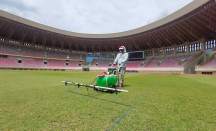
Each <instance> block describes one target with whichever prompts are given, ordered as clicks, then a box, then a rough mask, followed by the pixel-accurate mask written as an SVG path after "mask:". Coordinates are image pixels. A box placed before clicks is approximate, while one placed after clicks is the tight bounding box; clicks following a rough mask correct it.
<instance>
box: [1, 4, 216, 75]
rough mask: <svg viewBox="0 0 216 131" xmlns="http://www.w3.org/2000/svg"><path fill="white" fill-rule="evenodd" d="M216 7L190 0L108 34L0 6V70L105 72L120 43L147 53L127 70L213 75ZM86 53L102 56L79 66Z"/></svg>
mask: <svg viewBox="0 0 216 131" xmlns="http://www.w3.org/2000/svg"><path fill="white" fill-rule="evenodd" d="M215 8H216V2H215V0H194V1H193V2H191V3H190V4H188V5H187V6H185V7H183V8H182V9H180V10H178V11H177V12H175V13H173V14H171V15H169V16H167V17H165V18H163V19H161V20H158V21H156V22H154V23H151V24H149V25H146V26H143V27H140V28H137V29H134V30H130V31H125V32H120V33H112V34H81V33H75V32H69V31H64V30H61V29H56V28H52V27H49V26H46V25H42V24H39V23H36V22H33V21H30V20H27V19H25V18H21V17H19V16H16V15H13V14H10V13H8V12H5V11H2V10H0V30H1V32H0V68H1V69H19V70H20V69H21V70H22V69H25V70H28V69H31V70H32V69H35V70H38V69H39V70H64V71H65V70H82V69H83V68H90V70H101V69H102V70H105V69H106V68H108V67H110V66H111V65H110V63H113V60H114V58H115V56H116V55H117V53H118V47H119V46H121V45H123V46H125V47H126V48H127V51H130V52H133V51H144V52H145V59H144V60H139V61H138V60H136V61H129V62H128V64H127V69H128V70H138V71H140V72H154V73H158V72H159V73H173V72H175V73H189V74H191V73H198V74H203V73H206V72H209V74H216V65H215V58H213V59H212V58H209V57H208V55H207V53H206V52H207V51H208V50H211V52H212V53H215V49H216V19H215V18H216V14H215ZM87 52H92V53H93V56H95V54H100V57H99V58H97V59H96V58H95V59H94V60H93V62H92V63H91V65H90V66H83V65H84V64H85V63H86V57H87ZM102 54H105V56H106V57H102ZM110 55H114V57H110ZM198 64H199V65H198Z"/></svg>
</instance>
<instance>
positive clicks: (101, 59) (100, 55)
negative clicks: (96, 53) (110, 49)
mask: <svg viewBox="0 0 216 131" xmlns="http://www.w3.org/2000/svg"><path fill="white" fill-rule="evenodd" d="M100 59H101V60H102V52H100Z"/></svg>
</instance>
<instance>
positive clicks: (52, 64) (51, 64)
mask: <svg viewBox="0 0 216 131" xmlns="http://www.w3.org/2000/svg"><path fill="white" fill-rule="evenodd" d="M47 67H56V68H57V67H58V68H65V67H66V65H65V62H62V61H48V62H47Z"/></svg>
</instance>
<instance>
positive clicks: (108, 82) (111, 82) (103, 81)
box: [97, 74, 118, 87]
mask: <svg viewBox="0 0 216 131" xmlns="http://www.w3.org/2000/svg"><path fill="white" fill-rule="evenodd" d="M117 80H118V76H117V75H105V74H99V75H98V77H97V85H98V86H101V87H112V86H115V84H116V82H117Z"/></svg>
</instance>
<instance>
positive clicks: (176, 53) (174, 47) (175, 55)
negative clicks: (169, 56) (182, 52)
mask: <svg viewBox="0 0 216 131" xmlns="http://www.w3.org/2000/svg"><path fill="white" fill-rule="evenodd" d="M173 48H174V57H176V55H177V53H176V44H175V45H174V46H173Z"/></svg>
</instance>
